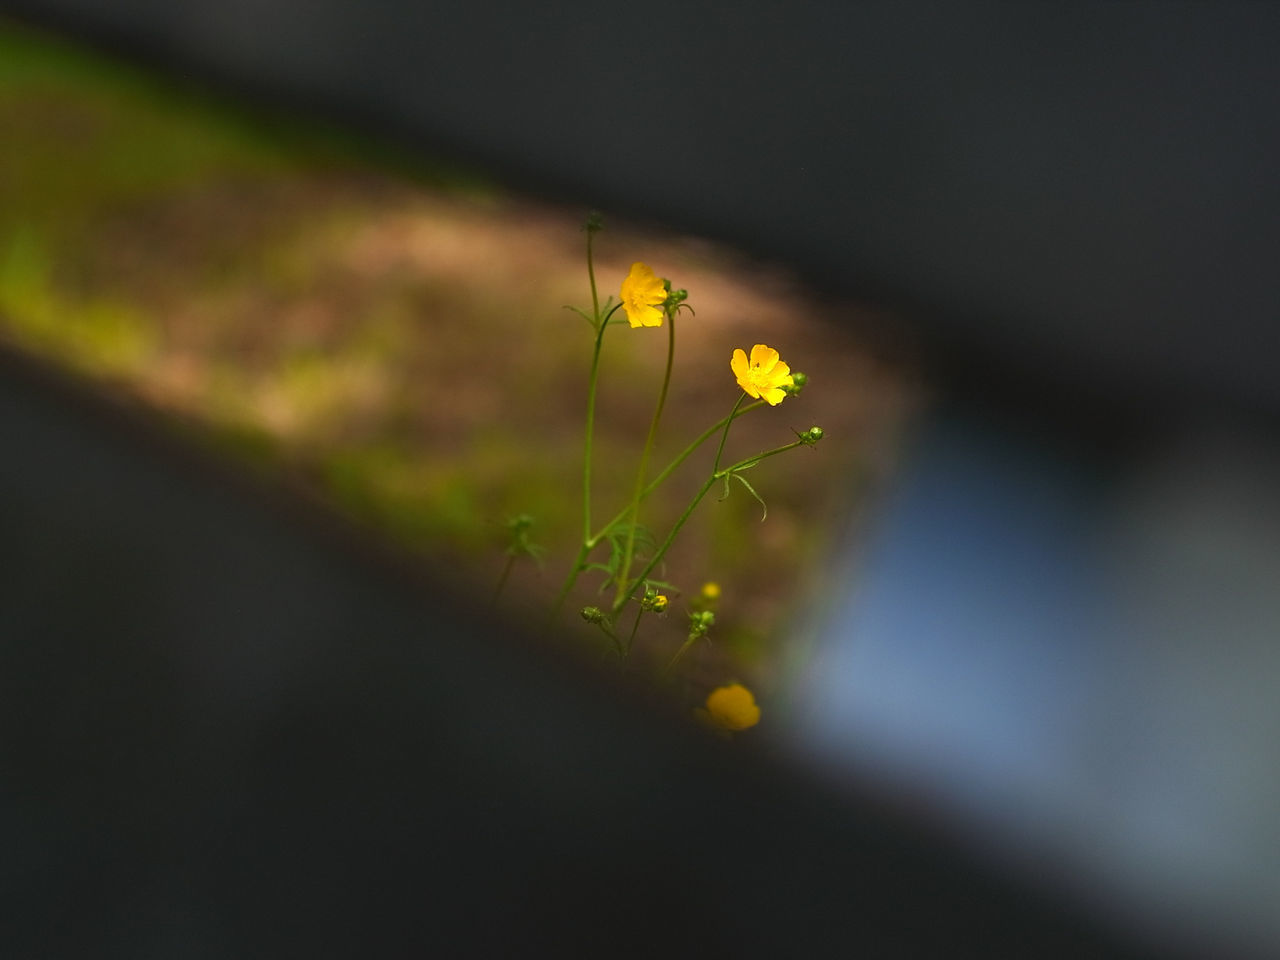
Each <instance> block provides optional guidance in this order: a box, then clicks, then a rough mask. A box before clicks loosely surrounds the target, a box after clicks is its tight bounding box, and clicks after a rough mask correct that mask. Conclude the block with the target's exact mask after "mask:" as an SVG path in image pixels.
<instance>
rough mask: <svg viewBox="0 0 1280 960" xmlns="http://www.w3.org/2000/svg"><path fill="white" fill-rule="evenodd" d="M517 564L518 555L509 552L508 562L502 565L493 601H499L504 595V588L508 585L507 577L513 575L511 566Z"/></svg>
mask: <svg viewBox="0 0 1280 960" xmlns="http://www.w3.org/2000/svg"><path fill="white" fill-rule="evenodd" d="M515 565H516V555H515V554H514V553H509V554H507V562H506V563H505V564H504V565H503V567H502V576H500V577H499V578H498V585H497V587H495V588H494V590H493V602H494V603H497V602H498V598H499V597H501V596H502V588H503V587H505V586H506V585H507V578H508V577H509V576H511V568H512V567H514V566H515Z"/></svg>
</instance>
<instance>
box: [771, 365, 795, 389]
mask: <svg viewBox="0 0 1280 960" xmlns="http://www.w3.org/2000/svg"><path fill="white" fill-rule="evenodd" d="M769 382H770V383H771V384H773V385H774V386H775V387H783V386H788V387H789V386H791V384H792V382H793V381H792V379H791V368H790V367H789V366H787V364H785V363H783V362H782V361H781V360H779V361H778V363H777V365H776V366H775V367H774V368H773V369H772V370H770V371H769Z"/></svg>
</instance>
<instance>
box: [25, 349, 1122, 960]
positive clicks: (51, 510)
mask: <svg viewBox="0 0 1280 960" xmlns="http://www.w3.org/2000/svg"><path fill="white" fill-rule="evenodd" d="M0 442H2V443H3V445H4V448H5V449H6V450H7V451H9V453H8V454H7V455H6V456H5V458H4V459H3V466H0V529H3V530H4V531H5V536H4V576H3V578H2V579H0V611H2V613H0V617H2V618H3V619H2V621H0V636H3V644H2V645H0V657H3V664H2V665H0V677H2V678H3V680H2V682H3V685H4V688H3V690H2V691H0V704H2V705H3V706H2V707H0V709H2V710H3V724H2V725H0V729H2V730H3V731H4V732H3V740H2V741H0V770H3V777H4V781H3V807H2V808H0V811H2V816H0V847H2V848H3V849H4V850H5V857H4V858H3V861H2V865H0V891H3V895H2V901H3V904H4V906H3V911H4V917H3V923H0V930H3V931H4V932H3V952H4V954H5V955H6V956H9V957H28V956H29V957H36V956H39V957H61V956H66V957H72V956H108V955H110V956H128V957H152V956H154V957H171V956H185V957H242V956H246V955H284V954H288V955H291V956H297V955H306V954H317V955H327V956H333V955H348V956H354V955H364V956H368V955H371V954H377V955H379V956H398V955H410V954H412V955H427V954H428V953H441V954H444V955H449V956H456V955H487V956H529V955H532V954H534V953H537V952H548V951H554V952H555V953H556V954H557V955H561V956H588V955H594V954H597V953H606V952H607V953H609V954H610V955H618V956H636V957H650V956H656V955H659V954H663V955H677V956H703V957H720V956H723V957H730V956H743V955H747V956H753V955H754V956H788V955H801V954H807V953H810V952H817V951H819V950H823V949H829V948H831V947H832V946H835V945H840V946H846V947H847V948H848V949H849V950H851V951H852V950H860V951H862V950H864V951H867V952H869V953H870V954H873V955H877V956H883V955H886V954H890V953H891V954H897V955H914V956H942V955H951V954H955V953H964V952H975V951H976V952H977V953H979V954H981V955H986V956H1001V955H1014V954H1020V955H1032V956H1038V957H1039V956H1044V957H1050V956H1054V957H1064V958H1066V957H1080V956H1089V957H1109V956H1116V957H1120V956H1137V955H1138V954H1137V953H1136V952H1134V951H1132V950H1127V949H1125V948H1123V947H1122V946H1120V944H1119V942H1118V941H1111V940H1109V939H1108V938H1107V936H1106V935H1104V934H1103V933H1102V932H1100V931H1099V930H1098V929H1095V928H1094V927H1092V926H1091V925H1090V924H1088V923H1085V922H1082V921H1081V920H1080V919H1079V918H1077V917H1075V916H1073V914H1072V911H1071V910H1070V909H1067V908H1064V907H1063V906H1062V905H1060V904H1053V903H1051V902H1050V900H1049V899H1047V898H1048V894H1047V893H1046V891H1047V890H1051V889H1052V884H1051V882H1050V881H1051V879H1052V878H1050V877H1046V878H1045V883H1046V886H1045V887H1044V888H1037V889H1036V890H1034V891H1032V890H1022V889H1018V888H1017V887H1016V886H1015V885H1013V884H1011V883H1009V882H1007V881H1003V880H1000V879H998V878H996V877H995V876H993V875H992V874H991V873H990V872H989V871H988V870H987V869H986V868H984V867H983V866H982V865H981V864H980V863H978V862H976V861H975V860H973V859H972V858H968V857H965V856H961V855H960V854H958V853H956V852H955V850H956V848H955V847H954V846H953V845H952V844H951V843H949V842H948V841H947V840H946V839H945V837H944V836H942V835H941V834H939V833H936V832H933V831H930V830H929V829H927V828H926V827H925V826H924V825H923V824H920V823H915V824H913V823H911V822H910V821H909V820H907V819H904V818H903V817H901V816H899V815H896V814H893V813H891V812H889V811H888V810H887V809H886V808H884V807H883V806H882V805H879V804H877V803H874V802H872V801H870V800H867V799H863V800H857V799H856V798H855V799H853V800H850V799H848V798H846V797H837V795H835V794H833V793H831V792H829V791H828V790H827V789H825V788H824V787H822V786H821V785H820V784H816V783H813V782H810V781H809V780H808V779H807V778H805V777H803V776H801V775H799V773H798V772H797V770H795V769H793V768H790V767H788V766H786V765H784V764H782V763H779V762H778V761H777V760H776V759H775V758H772V757H770V756H769V755H768V754H769V751H768V749H767V747H766V748H761V747H759V746H758V745H756V746H753V744H752V743H751V742H749V741H738V742H732V743H730V742H720V741H711V740H709V739H708V738H706V737H704V736H703V735H702V734H701V732H700V731H698V730H696V729H694V728H693V727H692V726H691V725H690V724H689V723H687V722H686V720H685V718H683V717H677V716H669V715H667V712H666V711H667V708H666V707H665V706H659V705H658V704H657V703H646V702H645V701H646V698H645V697H644V696H643V695H642V694H640V693H639V692H638V691H637V690H635V689H632V688H628V687H625V686H623V685H621V684H619V683H616V682H614V681H613V680H612V679H611V678H610V677H609V676H608V675H607V674H601V675H595V674H593V673H591V672H590V671H587V670H585V669H584V668H583V667H582V666H581V665H580V664H579V663H577V662H576V661H572V660H566V659H563V658H561V657H560V656H558V655H556V654H554V653H553V652H551V651H550V650H548V649H547V648H546V647H545V646H543V645H540V644H539V642H537V641H535V640H533V639H531V638H529V637H527V636H521V635H520V634H519V632H518V631H517V630H515V629H514V628H513V627H512V626H511V625H510V624H502V623H499V622H497V621H494V620H490V619H488V618H486V617H485V616H484V615H483V614H480V613H478V612H477V610H476V609H475V607H474V606H464V607H463V608H459V607H458V606H457V603H458V598H456V597H453V598H451V597H446V596H444V595H443V594H442V593H440V592H439V591H438V590H437V589H436V588H435V587H433V586H432V585H430V584H429V583H428V582H426V581H424V580H423V579H421V578H420V577H418V576H416V575H414V573H413V572H412V571H411V570H410V569H408V568H407V567H403V566H400V565H399V563H398V561H396V560H395V559H394V558H392V557H389V556H387V555H385V554H381V553H379V551H378V550H376V549H373V548H371V547H369V546H368V545H367V544H363V543H361V542H358V541H357V540H355V539H354V538H353V537H352V536H351V534H350V533H349V532H348V531H347V530H345V529H343V528H341V527H340V526H338V525H336V524H335V522H334V521H332V520H329V519H326V518H324V517H322V516H317V515H313V514H310V513H309V512H308V511H307V510H305V509H302V508H298V507H296V506H291V507H288V508H284V507H283V506H282V504H281V503H280V502H279V500H278V496H277V494H275V493H274V492H271V491H267V490H263V489H259V488H256V487H254V486H253V485H251V484H248V483H246V482H244V481H242V480H239V479H235V478H233V477H231V476H229V475H228V474H227V473H225V472H224V471H223V470H222V469H221V468H219V467H217V466H216V465H213V464H211V463H208V462H204V461H202V460H201V459H200V458H199V457H196V456H194V455H193V454H192V453H191V452H190V451H189V450H186V449H183V448H182V447H180V446H178V445H175V444H173V443H171V442H170V441H168V440H166V439H164V437H163V436H162V435H161V434H159V433H158V432H156V431H154V430H153V429H152V428H151V426H150V425H148V424H147V423H145V422H143V421H142V420H141V419H140V418H137V417H135V416H134V415H131V414H128V413H126V412H123V411H120V410H112V409H109V408H107V407H105V406H103V405H102V404H101V402H100V401H98V400H96V399H95V398H91V397H88V396H86V395H84V394H81V393H79V392H77V391H76V390H72V389H70V388H69V387H68V386H67V385H65V384H63V383H61V382H59V381H58V379H57V378H56V377H53V376H51V375H50V374H49V373H48V372H46V371H42V370H38V369H33V368H31V367H29V366H27V365H25V364H23V363H21V362H19V361H17V360H15V359H14V358H13V357H11V356H3V357H0Z"/></svg>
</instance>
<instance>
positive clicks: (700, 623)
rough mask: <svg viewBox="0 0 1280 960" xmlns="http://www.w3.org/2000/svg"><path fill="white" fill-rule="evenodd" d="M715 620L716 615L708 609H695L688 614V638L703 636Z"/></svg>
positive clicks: (695, 638) (693, 638)
mask: <svg viewBox="0 0 1280 960" xmlns="http://www.w3.org/2000/svg"><path fill="white" fill-rule="evenodd" d="M715 622H716V615H715V614H714V613H712V612H711V611H710V610H697V611H695V612H694V613H691V614H689V639H690V640H697V639H698V638H699V637H705V636H706V635H707V631H708V630H710V629H711V628H712V627H713V626H714V625H715Z"/></svg>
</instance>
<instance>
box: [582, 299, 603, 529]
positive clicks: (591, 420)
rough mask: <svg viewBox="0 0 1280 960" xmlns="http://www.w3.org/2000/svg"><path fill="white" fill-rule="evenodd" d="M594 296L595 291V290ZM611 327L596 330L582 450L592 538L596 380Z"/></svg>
mask: <svg viewBox="0 0 1280 960" xmlns="http://www.w3.org/2000/svg"><path fill="white" fill-rule="evenodd" d="M593 297H594V291H593ZM608 328H609V325H608V324H607V323H601V324H600V326H599V328H598V329H597V330H596V346H595V350H594V351H593V352H592V354H591V379H590V380H589V381H588V384H587V429H586V439H585V440H584V441H583V450H582V539H583V540H584V541H586V540H589V539H590V538H591V444H592V439H593V437H594V435H595V428H596V382H597V381H598V380H599V379H600V345H601V344H602V343H604V332H605V330H607V329H608Z"/></svg>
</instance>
